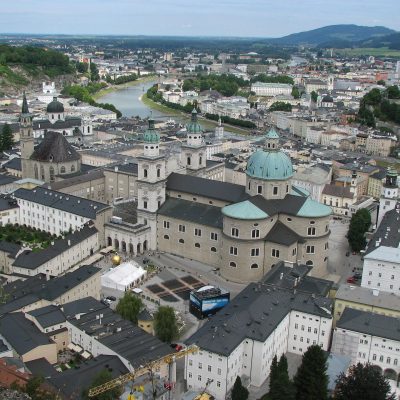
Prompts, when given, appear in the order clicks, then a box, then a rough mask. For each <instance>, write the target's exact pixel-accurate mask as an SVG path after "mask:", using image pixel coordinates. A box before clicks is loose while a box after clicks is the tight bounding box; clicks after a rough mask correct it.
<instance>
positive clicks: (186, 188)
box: [167, 172, 248, 203]
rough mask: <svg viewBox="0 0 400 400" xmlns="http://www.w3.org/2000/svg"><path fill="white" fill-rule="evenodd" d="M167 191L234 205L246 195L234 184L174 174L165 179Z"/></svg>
mask: <svg viewBox="0 0 400 400" xmlns="http://www.w3.org/2000/svg"><path fill="white" fill-rule="evenodd" d="M167 190H173V191H177V192H183V193H191V194H193V195H198V196H204V197H209V198H211V199H216V200H222V201H226V202H230V203H236V202H239V201H242V200H245V199H246V198H247V197H248V195H247V194H246V192H245V187H244V186H242V185H236V184H234V183H228V182H220V181H213V180H211V179H206V178H199V177H197V176H191V175H182V174H178V173H176V172H173V173H172V174H170V175H169V176H168V178H167Z"/></svg>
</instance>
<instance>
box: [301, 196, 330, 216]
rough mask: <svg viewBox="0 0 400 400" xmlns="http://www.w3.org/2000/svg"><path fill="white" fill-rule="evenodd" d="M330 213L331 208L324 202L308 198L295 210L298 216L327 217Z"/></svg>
mask: <svg viewBox="0 0 400 400" xmlns="http://www.w3.org/2000/svg"><path fill="white" fill-rule="evenodd" d="M331 214H332V209H331V208H330V207H329V206H326V205H325V204H321V203H318V201H315V200H312V199H310V198H308V199H307V200H306V201H305V202H304V204H303V205H302V206H301V208H300V210H299V211H298V212H297V216H298V217H309V218H312V217H315V218H318V217H327V216H328V215H331Z"/></svg>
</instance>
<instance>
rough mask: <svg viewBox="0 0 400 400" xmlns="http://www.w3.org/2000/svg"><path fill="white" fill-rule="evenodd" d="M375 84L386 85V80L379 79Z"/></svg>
mask: <svg viewBox="0 0 400 400" xmlns="http://www.w3.org/2000/svg"><path fill="white" fill-rule="evenodd" d="M376 84H377V85H379V86H386V82H385V81H384V80H383V79H380V80H379V81H378V82H376Z"/></svg>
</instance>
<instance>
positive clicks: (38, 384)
mask: <svg viewBox="0 0 400 400" xmlns="http://www.w3.org/2000/svg"><path fill="white" fill-rule="evenodd" d="M22 391H23V392H25V393H26V394H28V395H29V396H30V397H31V399H32V400H56V399H57V395H56V394H55V393H54V392H52V391H51V390H49V388H47V387H45V386H44V378H43V377H41V376H33V377H32V378H30V379H29V381H28V382H27V383H26V385H25V387H22Z"/></svg>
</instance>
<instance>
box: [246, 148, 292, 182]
mask: <svg viewBox="0 0 400 400" xmlns="http://www.w3.org/2000/svg"><path fill="white" fill-rule="evenodd" d="M246 174H247V175H248V176H251V177H253V178H258V179H271V180H286V179H289V178H291V177H292V176H293V165H292V161H291V160H290V158H289V157H288V156H287V155H286V154H285V153H283V152H282V151H263V150H259V151H256V152H255V153H253V154H252V155H251V156H250V158H249V160H248V161H247V167H246Z"/></svg>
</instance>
